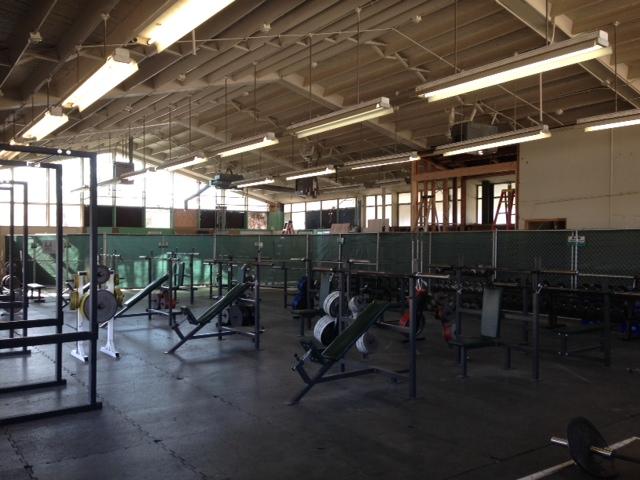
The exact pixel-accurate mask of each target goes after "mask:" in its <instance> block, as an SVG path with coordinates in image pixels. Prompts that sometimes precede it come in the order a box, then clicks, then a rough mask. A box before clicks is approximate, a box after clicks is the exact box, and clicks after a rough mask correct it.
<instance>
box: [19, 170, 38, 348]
mask: <svg viewBox="0 0 640 480" xmlns="http://www.w3.org/2000/svg"><path fill="white" fill-rule="evenodd" d="M21 185H22V204H23V207H22V209H23V212H22V320H28V319H29V298H28V297H27V248H28V243H29V214H28V208H27V205H28V204H29V196H28V187H27V182H22V183H21ZM34 262H35V258H34ZM33 281H34V282H35V280H33ZM26 336H27V328H23V329H22V337H23V338H24V337H26ZM22 351H23V352H25V353H26V352H28V351H29V350H28V349H27V347H26V346H24V347H22Z"/></svg>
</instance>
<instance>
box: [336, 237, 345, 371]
mask: <svg viewBox="0 0 640 480" xmlns="http://www.w3.org/2000/svg"><path fill="white" fill-rule="evenodd" d="M343 241H344V238H343V237H342V235H338V322H337V324H338V335H340V334H341V333H342V330H343V328H342V327H343V325H342V319H343V315H344V312H343V311H342V310H343V309H342V306H343V304H344V269H343V265H342V262H343V261H342V242H343ZM340 371H341V372H344V371H345V364H344V357H341V358H340Z"/></svg>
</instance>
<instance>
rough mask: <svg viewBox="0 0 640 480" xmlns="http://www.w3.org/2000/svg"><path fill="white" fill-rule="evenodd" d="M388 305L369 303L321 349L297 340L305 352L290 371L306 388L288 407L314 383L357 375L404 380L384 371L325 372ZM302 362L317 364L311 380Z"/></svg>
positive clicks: (314, 343) (309, 340)
mask: <svg viewBox="0 0 640 480" xmlns="http://www.w3.org/2000/svg"><path fill="white" fill-rule="evenodd" d="M389 306H390V304H388V303H383V302H372V303H370V304H369V305H368V306H367V307H366V308H365V309H364V310H363V311H362V312H361V313H360V315H358V318H356V320H355V321H354V322H353V323H351V325H349V326H348V327H347V328H345V329H344V330H343V331H342V333H340V335H338V336H337V337H336V338H335V339H334V340H333V342H331V343H330V344H329V346H328V347H326V348H324V347H323V346H322V345H321V344H320V343H319V342H317V341H316V340H315V338H304V339H301V340H300V344H301V345H302V346H303V347H304V348H305V349H306V352H305V354H304V355H303V356H302V357H299V356H298V355H294V356H295V358H296V360H297V361H296V363H295V364H294V366H293V368H292V370H295V371H296V372H298V374H299V375H300V377H301V378H302V380H303V381H304V383H305V384H306V385H305V386H304V387H303V388H302V390H301V391H300V392H299V393H298V394H296V395H295V396H294V397H293V399H291V401H290V402H289V405H295V404H296V403H298V402H299V401H300V400H301V399H302V397H304V396H305V395H306V394H307V393H308V392H309V390H311V389H312V388H313V386H314V385H315V384H316V383H324V382H330V381H333V380H340V379H343V378H349V377H356V376H360V375H367V374H369V373H380V374H383V375H388V376H390V377H391V378H394V379H402V378H406V377H405V376H404V375H401V374H399V373H397V372H392V371H388V370H384V369H381V368H378V367H374V366H371V367H366V368H360V369H357V370H350V371H346V372H340V373H333V374H327V372H328V371H329V370H330V369H331V368H332V367H333V366H334V365H335V364H336V363H337V362H339V361H340V360H341V359H343V358H344V357H345V355H346V354H347V352H348V351H349V350H350V349H351V347H353V346H354V345H355V343H356V342H357V341H358V339H359V338H360V337H361V336H362V335H364V334H365V333H366V332H367V330H369V329H370V328H371V327H372V326H373V325H374V324H375V323H376V322H377V321H378V320H379V319H380V318H381V317H382V315H383V314H384V312H385V311H386V310H387V309H388V308H389ZM306 360H311V361H313V362H317V363H320V364H321V367H320V369H319V370H318V371H317V373H316V374H315V375H313V376H312V377H311V376H309V374H308V373H307V371H306V369H305V368H304V364H305V361H306Z"/></svg>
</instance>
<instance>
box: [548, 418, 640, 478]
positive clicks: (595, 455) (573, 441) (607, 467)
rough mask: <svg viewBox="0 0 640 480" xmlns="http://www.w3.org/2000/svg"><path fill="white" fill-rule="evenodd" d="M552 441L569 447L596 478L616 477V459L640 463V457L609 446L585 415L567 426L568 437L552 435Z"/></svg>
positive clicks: (575, 457) (581, 464)
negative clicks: (631, 455)
mask: <svg viewBox="0 0 640 480" xmlns="http://www.w3.org/2000/svg"><path fill="white" fill-rule="evenodd" d="M551 443H552V444H554V445H560V446H563V447H567V448H569V454H570V455H571V458H572V459H573V461H574V462H575V463H576V465H578V467H580V468H581V469H582V470H584V471H585V472H586V473H588V474H589V475H592V476H594V477H596V478H615V477H617V476H618V471H617V470H616V466H615V463H614V460H622V461H625V462H633V463H640V458H634V457H630V456H628V455H623V454H621V453H618V452H615V451H613V450H611V449H609V448H607V447H608V443H607V441H606V440H605V439H604V437H603V436H602V434H601V433H600V432H599V431H598V429H597V428H596V427H595V426H594V425H593V423H591V422H590V421H589V420H587V419H586V418H584V417H576V418H574V419H572V420H571V421H570V422H569V425H568V426H567V438H566V439H565V438H559V437H551Z"/></svg>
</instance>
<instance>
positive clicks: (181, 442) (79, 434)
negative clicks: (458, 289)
mask: <svg viewBox="0 0 640 480" xmlns="http://www.w3.org/2000/svg"><path fill="white" fill-rule="evenodd" d="M198 293H199V296H198V299H197V302H196V304H197V306H198V307H199V308H204V307H205V305H207V304H208V302H209V301H208V300H207V299H206V296H205V291H204V290H201V291H200V292H198ZM181 300H182V301H183V302H186V300H187V299H186V297H185V298H181ZM52 307H53V303H52V300H49V302H48V303H46V304H44V305H39V306H35V307H34V308H33V309H32V318H37V317H38V316H39V315H50V313H51V308H52ZM196 310H197V308H196ZM262 312H263V315H262V316H263V322H264V326H265V328H266V329H267V331H266V333H265V334H264V336H263V338H262V340H263V349H262V350H261V351H260V352H256V351H254V350H253V344H252V343H251V342H250V341H248V340H247V339H244V338H240V337H237V338H233V337H232V338H228V339H225V340H224V341H222V342H218V340H217V339H205V340H197V341H193V342H190V343H188V344H187V345H185V346H184V347H183V348H182V349H181V350H180V351H179V352H178V355H165V354H164V353H163V352H164V351H165V350H166V349H167V348H168V347H170V346H171V345H172V344H173V343H174V342H175V341H176V335H175V334H174V333H173V332H172V331H171V330H170V329H169V328H168V327H167V321H166V319H164V318H157V319H154V320H152V321H151V322H149V321H148V320H147V319H146V317H136V318H130V319H123V320H122V321H121V322H120V323H119V325H118V327H117V343H118V347H119V349H120V351H121V352H122V358H121V359H120V360H119V361H115V360H113V359H111V358H108V357H106V356H104V355H100V357H99V361H98V379H99V387H98V388H99V395H100V397H101V400H102V402H103V404H104V408H103V409H102V410H101V411H96V412H89V413H82V414H77V415H71V416H66V417H59V418H53V419H48V420H41V421H33V422H30V423H24V424H19V425H14V426H10V427H8V428H5V429H3V430H2V431H1V432H0V479H2V480H10V479H41V480H45V479H64V480H74V479H83V480H86V479H93V480H99V479H115V478H117V479H120V480H124V479H154V480H161V479H192V478H193V479H196V478H197V479H234V480H235V479H256V478H266V479H289V478H292V479H293V478H302V477H304V478H307V479H309V478H323V479H326V478H335V479H343V478H344V479H378V478H380V479H383V478H384V479H396V478H398V479H414V478H415V479H418V478H419V479H445V478H447V479H448V478H456V479H484V478H486V479H497V478H500V479H505V478H518V477H520V476H523V475H526V474H530V473H532V472H534V471H537V470H540V469H542V468H546V467H549V466H552V465H554V464H556V463H559V462H562V461H565V460H566V459H567V458H568V456H567V452H565V451H563V449H560V448H558V447H551V446H549V444H548V443H549V442H548V439H549V437H550V436H551V435H553V434H563V433H564V429H565V426H566V424H567V422H568V420H569V419H570V418H571V417H573V416H576V415H584V416H587V417H589V418H590V419H591V420H592V421H593V422H594V423H595V424H596V425H598V426H599V428H600V429H601V430H602V432H603V434H604V435H605V437H606V438H607V439H608V440H610V441H611V442H614V441H618V440H621V439H623V438H627V437H630V436H633V435H637V434H638V433H639V432H640V429H639V426H640V416H639V414H640V402H638V399H639V398H640V373H629V372H628V371H627V368H628V367H634V368H638V367H640V355H638V351H637V350H638V348H639V346H640V344H639V343H634V342H622V341H620V340H616V341H614V357H613V366H612V367H610V368H606V367H603V366H601V365H600V364H598V363H595V362H589V361H585V360H579V359H564V360H560V359H558V358H556V357H554V356H552V355H546V356H544V357H543V363H542V379H541V381H540V382H538V383H534V382H533V381H532V380H531V379H530V376H529V375H530V374H529V371H530V370H529V359H528V357H526V356H525V355H523V354H521V353H514V369H513V370H511V371H506V370H503V369H502V360H503V356H502V352H501V351H492V350H491V349H487V350H482V351H477V352H473V354H472V357H471V361H470V364H469V373H470V378H467V379H461V378H458V376H457V375H458V373H459V368H458V366H457V365H456V363H455V355H454V352H453V350H450V349H449V348H448V347H447V346H446V345H445V344H444V342H443V341H442V339H441V336H440V332H439V327H438V325H437V324H436V323H435V322H434V321H430V322H428V326H427V329H426V340H424V341H421V342H419V347H418V348H419V371H418V375H419V382H418V397H419V398H418V399H416V400H409V399H408V389H407V385H406V384H393V383H390V382H389V381H388V380H386V379H385V378H384V377H380V376H367V377H361V378H357V379H350V380H345V381H342V382H334V383H331V384H325V385H318V386H316V387H315V388H314V389H313V390H312V391H311V392H310V394H309V395H308V396H307V397H305V398H304V399H303V401H302V403H301V404H300V405H297V406H294V407H291V406H288V405H286V401H287V400H288V399H289V398H290V397H291V396H292V395H293V394H294V393H295V392H296V391H297V390H298V389H299V388H301V386H302V382H301V380H300V378H299V377H298V376H297V374H295V373H294V372H292V371H291V369H290V366H291V364H292V360H293V357H292V355H293V353H294V352H297V351H300V348H299V347H298V345H297V324H295V323H294V322H293V321H292V319H291V318H290V315H289V314H288V313H287V312H286V311H285V310H284V309H283V308H282V306H281V296H280V293H279V292H275V291H269V290H265V291H264V302H263V311H262ZM74 318H75V317H74V315H73V314H70V313H67V320H66V321H67V323H68V324H69V325H73V324H74ZM68 330H69V331H71V329H70V328H69V329H68ZM105 333H106V332H101V336H102V335H104V334H105ZM377 335H380V338H381V346H380V352H379V354H376V355H375V357H372V358H371V360H372V361H373V360H374V359H375V361H376V362H378V363H379V364H381V365H388V366H399V365H401V363H402V361H403V359H404V358H406V348H407V347H406V344H404V343H403V342H402V341H401V340H402V338H401V337H400V336H398V335H397V334H390V333H385V334H377ZM555 342H556V341H555V339H553V338H552V337H548V336H547V337H545V338H544V343H545V344H546V345H549V346H550V345H553V344H555ZM70 348H71V345H66V346H65V356H64V372H65V377H66V378H67V379H68V381H69V385H68V386H67V387H66V388H64V389H57V390H48V391H44V392H42V391H34V392H31V393H28V394H24V393H23V394H20V395H3V396H2V397H0V416H2V417H4V416H8V415H15V414H17V413H23V412H28V411H38V410H42V409H46V408H51V407H53V406H58V405H72V404H74V403H75V402H79V401H84V400H85V398H86V381H87V371H88V367H87V366H86V365H83V364H81V363H79V362H78V361H76V360H75V359H73V358H71V357H70V356H69V355H68V351H69V350H70ZM53 366H54V365H53V349H52V348H50V347H42V348H35V349H34V350H33V354H32V356H31V357H29V358H5V359H1V360H0V368H2V376H1V379H0V384H2V385H9V384H13V383H15V382H19V381H24V379H25V378H26V379H28V380H29V381H34V380H36V379H47V378H52V376H53ZM636 478H640V474H639V475H638V476H637V477H636Z"/></svg>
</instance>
